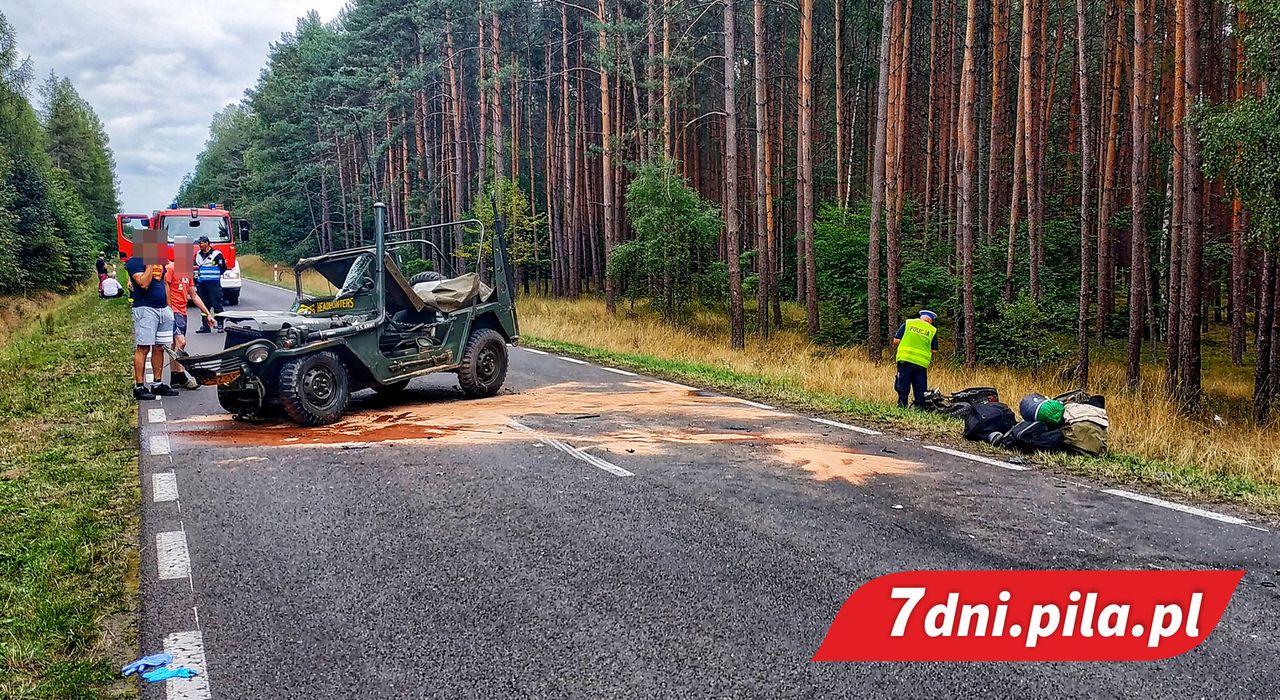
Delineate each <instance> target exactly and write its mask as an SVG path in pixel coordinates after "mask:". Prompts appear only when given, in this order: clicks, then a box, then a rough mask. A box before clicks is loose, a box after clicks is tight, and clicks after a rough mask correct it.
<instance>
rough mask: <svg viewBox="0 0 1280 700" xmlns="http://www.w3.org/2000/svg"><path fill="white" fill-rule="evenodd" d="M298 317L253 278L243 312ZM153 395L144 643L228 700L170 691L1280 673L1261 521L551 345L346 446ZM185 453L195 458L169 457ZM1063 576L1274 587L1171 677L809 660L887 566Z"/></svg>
mask: <svg viewBox="0 0 1280 700" xmlns="http://www.w3.org/2000/svg"><path fill="white" fill-rule="evenodd" d="M287 298H288V295H287V294H285V293H283V292H280V291H279V290H275V289H272V288H269V287H264V286H262V285H256V284H246V287H245V290H244V298H243V303H242V308H243V307H249V308H253V307H255V306H262V307H267V308H271V307H276V308H278V307H280V306H282V305H283V304H284V303H285V302H286V301H287ZM193 338H194V339H195V342H196V345H197V347H196V349H197V350H203V349H205V348H208V347H211V346H214V344H216V343H217V342H219V341H220V340H221V336H193ZM158 404H159V402H157V403H156V404H152V405H148V406H145V407H143V409H142V421H143V425H144V430H143V436H142V438H143V444H144V458H143V461H142V475H143V486H144V497H145V501H146V503H147V506H146V508H145V511H144V518H143V525H144V532H143V544H144V552H143V559H142V570H143V626H142V639H143V647H144V650H145V651H151V650H153V649H158V648H159V647H161V646H163V645H164V643H165V640H166V639H168V640H169V642H170V645H171V646H175V645H181V646H182V647H183V648H184V649H188V650H191V649H194V651H189V653H191V654H193V657H192V658H196V659H197V660H198V656H195V654H197V652H198V653H200V654H203V657H204V662H205V663H206V664H207V666H206V670H207V675H206V676H205V681H207V686H205V685H204V684H202V683H192V682H189V681H188V682H170V683H171V686H170V687H168V688H160V687H153V688H150V689H148V697H157V698H158V697H165V692H164V691H166V690H167V691H168V692H169V693H170V696H171V697H179V696H180V695H178V693H188V694H187V695H182V697H210V696H212V697H218V698H354V697H360V698H416V697H486V698H487V697H530V696H542V697H568V696H574V697H650V696H666V697H704V696H709V695H715V696H728V695H734V696H743V697H848V696H855V695H860V696H886V695H892V696H909V697H930V698H937V697H947V696H956V695H977V694H993V695H999V696H1013V695H1017V696H1020V697H1055V698H1057V697H1064V696H1068V695H1073V696H1146V697H1174V696H1178V697H1186V696H1191V695H1197V696H1233V697H1250V696H1263V697H1265V696H1272V695H1273V694H1274V688H1275V687H1277V683H1278V682H1280V669H1277V664H1276V663H1275V661H1274V650H1275V649H1276V648H1277V643H1280V635H1278V634H1277V632H1276V629H1275V625H1274V612H1273V611H1274V609H1275V606H1276V604H1277V599H1278V598H1280V596H1278V595H1277V588H1275V587H1274V583H1275V582H1276V580H1277V579H1280V574H1278V572H1277V569H1280V556H1277V547H1276V539H1275V535H1274V534H1273V533H1272V532H1269V531H1264V530H1270V529H1271V527H1272V526H1271V525H1270V524H1268V523H1262V522H1258V521H1257V519H1256V518H1254V517H1252V516H1248V515H1247V514H1238V515H1243V516H1244V518H1245V519H1246V520H1248V523H1247V524H1245V525H1241V524H1234V523H1231V522H1220V521H1216V520H1211V519H1209V518H1206V517H1201V516H1198V515H1193V514H1187V513H1182V512H1177V511H1173V510H1169V509H1167V508H1163V507H1160V506H1156V505H1151V504H1147V503H1141V502H1136V501H1133V500H1129V499H1126V498H1121V497H1118V496H1116V495H1113V494H1109V493H1105V492H1104V491H1103V490H1102V487H1100V486H1098V485H1094V484H1086V483H1077V482H1075V481H1073V480H1068V479H1063V478H1060V477H1057V476H1055V475H1053V474H1050V473H1046V472H1041V471H1038V470H1031V471H1014V470H1009V469H1005V468H1001V467H1000V466H997V465H993V464H987V463H981V462H974V461H970V460H967V459H964V458H961V457H956V456H952V455H949V454H943V453H939V452H936V451H933V450H929V449H926V447H925V446H923V445H921V444H919V443H917V442H915V441H911V440H904V439H903V438H900V437H897V436H892V435H867V434H864V433H860V432H855V431H852V430H849V429H847V428H845V427H840V426H839V425H831V424H826V423H817V422H814V421H813V420H812V417H810V416H804V415H799V414H796V413H793V412H788V411H782V410H774V409H771V408H770V407H765V406H761V405H749V404H746V403H742V402H739V401H736V400H733V399H731V398H729V397H722V396H718V395H715V394H711V393H708V392H699V391H697V390H696V388H693V389H691V388H683V387H680V386H673V385H671V384H669V383H662V382H659V381H657V380H653V379H650V378H644V377H637V376H632V375H629V374H627V373H617V372H611V371H608V370H606V369H605V368H602V367H599V366H594V365H587V364H580V363H576V362H571V361H567V360H565V359H561V358H558V357H555V356H553V355H547V354H543V353H537V352H533V351H530V350H527V349H513V350H512V367H511V373H510V375H509V379H508V383H507V387H506V389H504V391H503V392H502V393H501V394H500V395H499V396H497V397H494V398H493V399H487V400H484V401H463V400H460V393H459V392H458V390H457V388H456V385H455V384H454V382H453V381H452V377H450V376H437V377H429V378H424V379H420V380H415V382H414V383H413V384H412V385H411V389H410V392H409V395H408V396H407V397H406V399H405V400H404V401H403V402H400V403H394V404H393V403H389V402H387V401H385V400H383V399H381V398H379V397H377V396H374V395H372V392H362V394H361V395H360V397H359V406H358V407H357V410H356V411H355V412H354V414H353V416H352V417H351V419H350V420H347V421H344V422H343V423H341V424H339V425H337V426H331V427H328V428H322V429H314V430H301V429H297V428H294V427H292V426H288V425H279V424H276V425H260V426H248V425H243V424H233V423H230V422H229V421H226V420H225V416H223V415H222V414H221V411H220V409H218V407H217V405H216V401H215V400H214V395H213V392H212V390H210V389H201V390H200V391H197V392H194V393H186V394H184V395H182V396H180V397H175V398H172V399H166V400H165V401H164V402H163V406H162V407H163V408H164V410H165V420H164V421H163V422H156V423H146V421H147V418H148V415H147V414H148V412H147V409H154V408H160V407H161V406H160V405H158ZM161 437H165V438H167V439H168V440H167V442H168V444H169V448H170V450H169V451H170V454H156V455H151V454H147V452H148V448H149V447H150V446H151V445H152V443H153V442H154V441H153V438H161ZM162 451H163V450H161V452H162ZM610 467H612V469H610ZM167 472H172V474H173V476H172V477H162V478H161V480H160V481H159V482H156V481H154V475H155V474H156V473H167ZM620 474H622V475H620ZM157 486H158V488H157ZM156 495H159V496H161V497H162V498H171V499H172V500H165V501H163V502H153V500H152V499H153V497H154V496H156ZM1223 512H1226V511H1223ZM1259 527H1261V528H1263V530H1260V529H1255V528H1259ZM167 533H178V534H177V535H174V534H167ZM157 536H163V537H160V538H159V539H158V537H157ZM161 545H163V551H161V548H160V546H161ZM184 567H185V568H184ZM1046 567H1048V568H1175V567H1223V568H1225V567H1231V568H1237V567H1238V568H1245V569H1248V570H1249V572H1250V573H1249V574H1248V575H1247V576H1246V577H1245V579H1244V581H1243V582H1242V583H1241V587H1240V589H1239V591H1238V592H1237V594H1236V596H1235V598H1234V600H1233V602H1232V604H1231V606H1230V607H1229V608H1228V611H1227V613H1226V615H1225V616H1224V618H1223V620H1222V622H1221V623H1220V625H1219V627H1218V629H1217V631H1216V632H1215V633H1214V635H1213V636H1212V637H1211V638H1210V640H1209V641H1208V642H1207V643H1206V644H1205V645H1204V646H1203V647H1201V648H1200V649H1198V650H1196V651H1193V652H1191V653H1190V654H1187V655H1185V656H1183V657H1179V658H1176V659H1171V660H1168V661H1164V662H1159V663H1154V664H1145V665H1142V666H1136V665H1122V664H1035V665H1031V664H1021V665H993V664H951V665H937V664H914V665H887V664H862V665H817V664H812V663H810V662H808V658H809V656H810V655H811V654H812V653H813V651H814V650H815V649H816V647H817V645H818V642H819V641H820V640H821V638H822V636H823V634H824V632H825V630H826V627H827V625H828V624H829V623H830V621H831V619H832V617H833V616H834V615H835V612H836V610H837V609H838V608H839V606H840V604H841V603H842V602H843V601H844V599H845V598H846V597H847V596H848V594H849V593H850V592H851V591H852V590H853V589H854V588H856V587H857V586H858V585H859V584H860V583H862V582H864V581H866V580H868V579H870V578H872V577H874V576H877V575H880V574H885V573H890V572H894V571H900V570H907V569H923V568H997V569H998V568H1046ZM162 572H164V573H163V575H164V576H168V577H169V578H161V575H162ZM188 572H189V574H188ZM197 642H198V648H197V647H196V645H195V643H197ZM206 689H207V691H208V694H207V695H206V694H204V693H205V690H206Z"/></svg>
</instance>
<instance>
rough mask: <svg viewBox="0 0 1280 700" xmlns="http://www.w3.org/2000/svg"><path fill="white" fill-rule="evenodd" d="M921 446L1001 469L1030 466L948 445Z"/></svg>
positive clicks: (1016, 470)
mask: <svg viewBox="0 0 1280 700" xmlns="http://www.w3.org/2000/svg"><path fill="white" fill-rule="evenodd" d="M923 447H924V448H925V449H926V450H933V451H934V452H941V453H942V454H947V455H951V456H952V457H959V458H961V459H967V460H970V461H973V462H981V463H983V464H990V465H991V466H993V467H1000V468H1001V469H1009V470H1011V471H1015V472H1025V471H1029V470H1030V469H1031V467H1028V466H1025V465H1022V464H1014V463H1012V462H1003V461H1001V460H998V459H991V458H990V457H983V456H981V455H975V454H970V453H968V452H961V451H960V450H953V449H950V448H948V447H938V446H937V445H924V446H923Z"/></svg>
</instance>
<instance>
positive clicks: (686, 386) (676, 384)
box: [653, 379, 697, 391]
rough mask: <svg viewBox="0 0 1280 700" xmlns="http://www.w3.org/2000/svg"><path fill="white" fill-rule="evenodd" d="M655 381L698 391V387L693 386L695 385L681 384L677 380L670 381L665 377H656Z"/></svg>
mask: <svg viewBox="0 0 1280 700" xmlns="http://www.w3.org/2000/svg"><path fill="white" fill-rule="evenodd" d="M653 381H655V382H657V383H659V384H666V385H667V386H673V387H675V388H677V389H687V390H689V391H697V389H695V388H693V387H691V386H689V385H688V384H679V383H676V382H669V381H667V380H665V379H655V380H653Z"/></svg>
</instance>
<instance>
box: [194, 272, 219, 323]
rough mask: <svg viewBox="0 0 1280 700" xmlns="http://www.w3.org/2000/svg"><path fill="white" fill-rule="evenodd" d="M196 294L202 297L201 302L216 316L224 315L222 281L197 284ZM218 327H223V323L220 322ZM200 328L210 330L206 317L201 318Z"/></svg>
mask: <svg viewBox="0 0 1280 700" xmlns="http://www.w3.org/2000/svg"><path fill="white" fill-rule="evenodd" d="M196 294H199V295H200V300H201V301H203V302H204V305H205V306H206V307H207V308H208V309H209V310H210V311H212V312H214V313H215V314H220V313H222V281H221V280H209V281H206V282H196ZM218 325H219V326H221V325H222V321H218ZM200 327H201V328H208V327H209V319H208V317H206V316H201V317H200Z"/></svg>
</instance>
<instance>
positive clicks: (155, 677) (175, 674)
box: [142, 666, 200, 683]
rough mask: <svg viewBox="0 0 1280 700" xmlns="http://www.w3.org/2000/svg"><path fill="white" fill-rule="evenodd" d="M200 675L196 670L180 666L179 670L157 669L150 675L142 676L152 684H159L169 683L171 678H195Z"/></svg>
mask: <svg viewBox="0 0 1280 700" xmlns="http://www.w3.org/2000/svg"><path fill="white" fill-rule="evenodd" d="M198 675H200V674H199V672H198V671H196V670H195V669H193V668H187V667H186V666H180V667H178V668H157V669H156V670H154V671H151V672H150V673H144V674H142V677H143V678H145V679H147V681H148V682H150V683H159V682H160V681H167V680H169V679H170V678H194V677H195V676H198Z"/></svg>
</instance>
